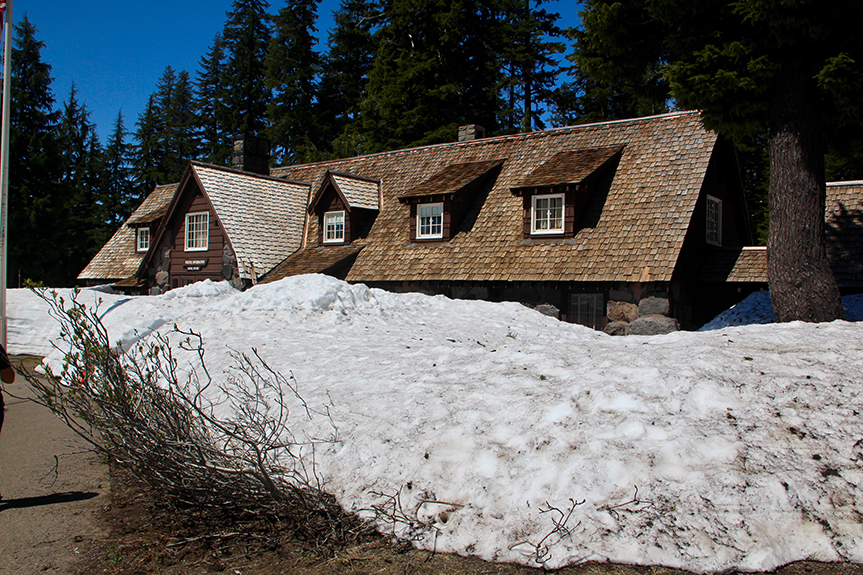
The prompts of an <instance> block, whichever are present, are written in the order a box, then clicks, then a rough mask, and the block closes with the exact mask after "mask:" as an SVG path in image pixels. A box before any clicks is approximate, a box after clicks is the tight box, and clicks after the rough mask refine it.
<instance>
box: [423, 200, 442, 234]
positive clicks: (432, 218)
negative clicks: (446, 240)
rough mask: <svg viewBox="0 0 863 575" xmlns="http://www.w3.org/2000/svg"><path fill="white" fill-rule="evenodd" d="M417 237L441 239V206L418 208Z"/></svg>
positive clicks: (433, 205)
mask: <svg viewBox="0 0 863 575" xmlns="http://www.w3.org/2000/svg"><path fill="white" fill-rule="evenodd" d="M419 224H420V225H419V237H421V238H422V237H436V238H440V237H443V204H426V205H420V206H419Z"/></svg>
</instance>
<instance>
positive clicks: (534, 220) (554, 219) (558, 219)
mask: <svg viewBox="0 0 863 575" xmlns="http://www.w3.org/2000/svg"><path fill="white" fill-rule="evenodd" d="M530 212H531V216H530V233H531V234H562V233H563V194H548V195H536V196H533V197H532V198H531V210H530Z"/></svg>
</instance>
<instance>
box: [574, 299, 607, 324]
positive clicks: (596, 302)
mask: <svg viewBox="0 0 863 575" xmlns="http://www.w3.org/2000/svg"><path fill="white" fill-rule="evenodd" d="M604 303H605V302H604V298H603V296H602V294H601V293H574V294H571V296H570V299H569V316H568V318H567V319H568V320H569V322H570V323H577V324H579V325H583V326H586V327H589V328H593V329H597V330H601V329H602V328H603V325H602V324H603V319H604V318H605V310H604V307H605V306H604V305H603V304H604Z"/></svg>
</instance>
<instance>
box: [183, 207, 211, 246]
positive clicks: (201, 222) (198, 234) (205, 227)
mask: <svg viewBox="0 0 863 575" xmlns="http://www.w3.org/2000/svg"><path fill="white" fill-rule="evenodd" d="M209 241H210V213H209V212H196V213H194V214H186V251H187V252H203V251H207V248H208V247H209V245H210V244H209Z"/></svg>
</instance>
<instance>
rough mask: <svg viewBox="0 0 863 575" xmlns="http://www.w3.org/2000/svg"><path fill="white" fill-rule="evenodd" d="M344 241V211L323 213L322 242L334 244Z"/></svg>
mask: <svg viewBox="0 0 863 575" xmlns="http://www.w3.org/2000/svg"><path fill="white" fill-rule="evenodd" d="M344 241H345V212H327V213H325V214H324V243H325V244H336V243H341V242H344Z"/></svg>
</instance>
